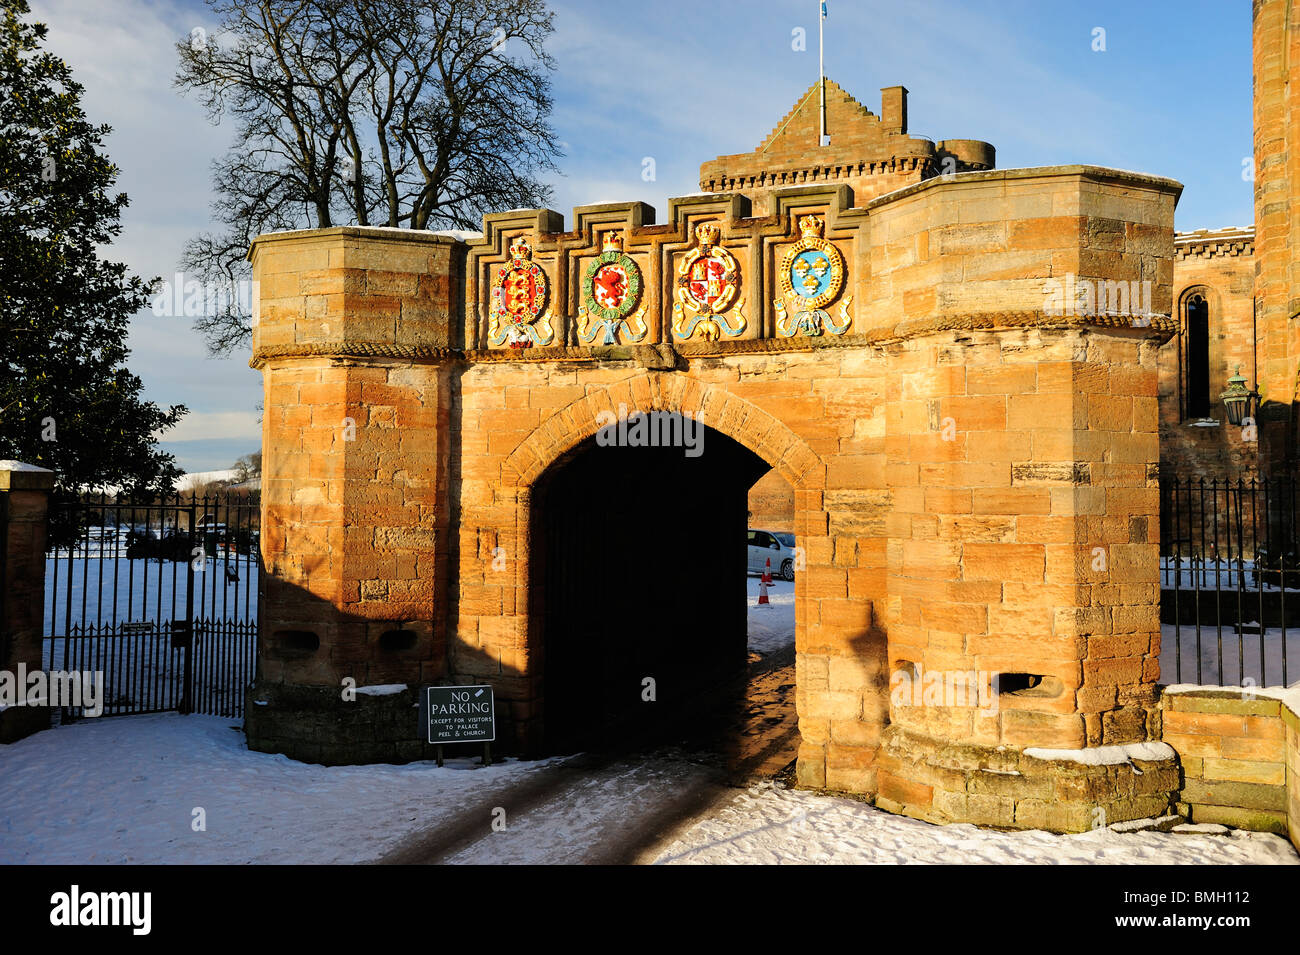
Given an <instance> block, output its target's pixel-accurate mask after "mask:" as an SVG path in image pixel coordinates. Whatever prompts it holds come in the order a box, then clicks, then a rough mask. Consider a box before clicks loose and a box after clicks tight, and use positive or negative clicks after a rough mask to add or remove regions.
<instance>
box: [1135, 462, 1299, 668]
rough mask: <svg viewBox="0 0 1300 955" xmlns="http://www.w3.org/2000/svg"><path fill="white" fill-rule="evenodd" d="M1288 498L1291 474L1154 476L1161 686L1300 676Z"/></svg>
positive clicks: (1292, 493) (1292, 512)
mask: <svg viewBox="0 0 1300 955" xmlns="http://www.w3.org/2000/svg"><path fill="white" fill-rule="evenodd" d="M1296 492H1297V489H1296V482H1295V480H1294V479H1292V478H1275V479H1269V478H1260V479H1245V478H1242V479H1238V480H1222V479H1218V480H1209V481H1207V480H1204V479H1200V478H1188V479H1179V478H1168V479H1162V480H1161V484H1160V588H1161V614H1160V616H1161V623H1162V647H1161V673H1162V677H1161V678H1162V680H1163V681H1164V682H1166V683H1174V682H1178V683H1202V684H1217V685H1232V686H1235V685H1241V684H1246V685H1255V686H1289V685H1290V684H1291V682H1292V681H1293V680H1295V679H1296V677H1297V676H1300V673H1297V671H1298V670H1300V559H1298V557H1297V547H1296V545H1297V531H1298V530H1300V525H1298V524H1297V515H1296V497H1297V495H1296Z"/></svg>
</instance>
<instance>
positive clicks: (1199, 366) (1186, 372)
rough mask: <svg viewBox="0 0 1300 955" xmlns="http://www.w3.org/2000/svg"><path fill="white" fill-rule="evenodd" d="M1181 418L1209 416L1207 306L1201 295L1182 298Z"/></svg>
mask: <svg viewBox="0 0 1300 955" xmlns="http://www.w3.org/2000/svg"><path fill="white" fill-rule="evenodd" d="M1182 384H1183V417H1184V418H1208V417H1209V416H1210V408H1211V406H1212V403H1211V401H1210V303H1209V301H1208V300H1207V298H1206V296H1205V293H1204V292H1199V291H1198V292H1193V293H1192V294H1191V295H1188V296H1187V297H1186V298H1185V299H1183V382H1182Z"/></svg>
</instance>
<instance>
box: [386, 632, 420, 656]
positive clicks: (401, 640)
mask: <svg viewBox="0 0 1300 955" xmlns="http://www.w3.org/2000/svg"><path fill="white" fill-rule="evenodd" d="M417 638H418V637H417V634H416V632H415V631H414V630H385V631H384V632H383V633H382V634H380V636H379V646H380V649H383V650H388V651H390V652H397V651H400V650H413V649H414V648H415V642H416V640H417Z"/></svg>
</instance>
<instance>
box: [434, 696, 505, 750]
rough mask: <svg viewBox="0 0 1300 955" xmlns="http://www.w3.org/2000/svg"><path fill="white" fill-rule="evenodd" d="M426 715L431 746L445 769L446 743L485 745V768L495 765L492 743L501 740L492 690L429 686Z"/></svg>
mask: <svg viewBox="0 0 1300 955" xmlns="http://www.w3.org/2000/svg"><path fill="white" fill-rule="evenodd" d="M423 709H424V713H423V721H424V724H425V730H426V736H425V738H426V739H427V740H428V742H429V743H430V744H432V745H434V746H436V747H438V749H437V759H438V765H439V766H441V765H442V747H443V745H444V744H446V743H482V744H483V765H484V766H490V765H491V764H492V747H491V743H492V742H493V741H494V740H495V739H496V738H497V725H496V700H495V699H494V697H493V694H492V687H490V686H426V687H425V688H424V707H423Z"/></svg>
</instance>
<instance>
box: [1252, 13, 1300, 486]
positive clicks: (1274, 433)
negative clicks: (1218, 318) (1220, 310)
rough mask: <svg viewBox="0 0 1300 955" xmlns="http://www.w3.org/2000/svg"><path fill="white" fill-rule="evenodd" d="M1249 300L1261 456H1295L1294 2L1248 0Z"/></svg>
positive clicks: (1297, 124)
mask: <svg viewBox="0 0 1300 955" xmlns="http://www.w3.org/2000/svg"><path fill="white" fill-rule="evenodd" d="M1254 72H1255V94H1254V103H1255V306H1256V319H1257V322H1258V332H1257V334H1258V347H1259V384H1260V391H1261V394H1262V399H1263V400H1262V402H1261V409H1260V443H1261V445H1262V447H1261V452H1262V454H1261V456H1262V457H1263V459H1264V460H1263V461H1261V464H1262V465H1263V466H1264V467H1265V468H1266V469H1267V473H1274V474H1277V473H1290V472H1292V471H1293V470H1294V467H1295V462H1296V411H1295V406H1296V397H1297V384H1298V381H1297V372H1298V371H1300V322H1297V319H1296V316H1297V315H1300V218H1298V217H1297V214H1296V213H1297V211H1298V210H1300V196H1298V195H1297V190H1298V189H1300V6H1297V5H1295V4H1293V3H1292V2H1291V0H1255V3H1254Z"/></svg>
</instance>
